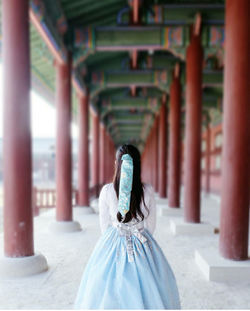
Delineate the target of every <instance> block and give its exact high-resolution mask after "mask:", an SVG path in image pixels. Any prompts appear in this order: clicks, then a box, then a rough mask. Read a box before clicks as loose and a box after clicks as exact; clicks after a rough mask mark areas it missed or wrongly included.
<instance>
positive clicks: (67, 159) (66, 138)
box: [56, 56, 72, 221]
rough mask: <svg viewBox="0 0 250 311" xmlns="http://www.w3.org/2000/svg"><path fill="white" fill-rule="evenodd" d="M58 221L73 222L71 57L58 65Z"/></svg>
mask: <svg viewBox="0 0 250 311" xmlns="http://www.w3.org/2000/svg"><path fill="white" fill-rule="evenodd" d="M56 114H57V125H56V220H58V221H72V178H71V171H72V164H71V161H72V157H71V137H70V126H71V57H70V56H69V57H68V62H67V63H66V64H62V63H58V62H57V63H56Z"/></svg>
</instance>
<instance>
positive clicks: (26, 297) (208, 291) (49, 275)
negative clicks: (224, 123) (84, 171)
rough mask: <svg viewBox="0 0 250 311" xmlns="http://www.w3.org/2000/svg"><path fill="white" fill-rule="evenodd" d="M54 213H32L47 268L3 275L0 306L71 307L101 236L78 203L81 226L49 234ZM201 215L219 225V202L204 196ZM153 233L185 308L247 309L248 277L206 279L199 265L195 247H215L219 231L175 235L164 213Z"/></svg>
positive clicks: (76, 212)
mask: <svg viewBox="0 0 250 311" xmlns="http://www.w3.org/2000/svg"><path fill="white" fill-rule="evenodd" d="M158 207H159V206H158ZM54 212H55V211H54V210H51V211H49V212H47V213H43V214H42V215H40V217H36V218H35V243H36V245H39V250H40V251H42V253H43V254H44V255H45V256H46V258H47V259H48V262H49V270H48V271H47V272H44V273H40V274H37V275H34V276H30V277H26V278H21V279H17V278H15V279H14V281H13V280H3V279H2V280H1V285H0V287H1V291H0V301H1V308H4V309H72V308H73V302H74V299H75V295H76V291H77V288H78V286H79V282H80V279H81V275H82V272H83V270H84V267H85V264H86V262H87V260H88V258H89V256H90V254H91V252H92V250H93V248H94V246H95V243H96V241H97V239H98V238H99V236H100V228H99V224H98V215H97V214H87V215H83V214H82V212H81V209H80V208H76V209H74V218H75V219H76V220H77V221H79V223H80V224H81V226H82V228H83V231H81V232H78V233H76V232H74V233H65V234H60V235H58V234H51V232H50V231H49V230H48V227H47V224H48V223H49V222H50V221H51V220H52V219H53V218H54V217H55V213H54ZM201 215H202V218H203V219H204V221H209V222H210V223H211V224H212V225H213V226H214V227H215V228H216V227H218V216H219V203H218V201H217V200H216V199H214V198H211V197H210V198H208V197H206V196H203V198H202V213H201ZM154 236H155V238H156V240H157V241H158V242H159V244H160V246H161V247H162V249H163V251H164V253H165V255H166V256H167V259H168V260H169V262H170V264H171V266H172V267H173V270H174V272H175V274H176V278H177V282H178V286H179V290H180V296H181V306H182V308H183V309H246V308H249V306H250V297H249V286H250V283H249V282H246V281H245V282H235V281H231V282H230V281H227V282H223V283H221V282H220V283H218V282H208V281H207V280H206V279H205V277H204V275H203V274H202V273H201V271H200V270H199V269H198V268H197V265H196V263H195V259H194V251H195V250H196V249H204V248H207V247H208V248H210V250H211V249H212V251H213V249H215V248H216V247H218V238H219V237H218V234H215V235H205V236H203V237H202V239H201V238H200V236H192V237H190V236H188V235H182V236H178V237H174V236H173V234H172V233H171V231H170V225H169V219H168V217H166V216H160V215H158V218H157V229H156V232H155V235H154ZM48 240H49V242H48ZM55 245H56V247H55ZM76 249H77V251H76ZM13 293H15V295H13ZM229 293H230V294H229ZM9 297H11V299H10V298H9Z"/></svg>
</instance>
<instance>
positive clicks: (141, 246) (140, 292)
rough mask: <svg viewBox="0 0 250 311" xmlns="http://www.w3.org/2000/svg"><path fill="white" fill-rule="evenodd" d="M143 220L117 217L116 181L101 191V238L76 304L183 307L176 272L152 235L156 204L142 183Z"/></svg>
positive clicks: (85, 306)
mask: <svg viewBox="0 0 250 311" xmlns="http://www.w3.org/2000/svg"><path fill="white" fill-rule="evenodd" d="M144 199H145V204H146V206H147V208H148V210H149V213H148V212H147V210H146V208H145V206H144V204H143V203H141V210H142V212H143V214H144V216H145V218H144V220H143V221H139V222H138V221H137V220H136V219H132V220H131V221H130V222H128V223H126V224H123V223H119V222H118V220H117V218H116V215H117V205H118V199H117V196H116V192H115V190H114V187H113V184H112V183H111V184H106V185H104V186H103V188H102V190H101V193H100V196H99V220H100V226H101V231H102V235H101V237H100V238H99V240H98V242H97V244H96V246H95V248H94V250H93V252H92V254H91V256H90V258H89V261H88V263H87V265H86V267H85V270H84V273H83V275H82V280H81V283H80V286H79V289H78V293H77V296H76V300H75V304H74V309H180V308H181V306H180V298H179V293H178V287H177V283H176V279H175V276H174V273H173V271H172V269H171V267H170V265H169V263H168V261H167V259H166V257H165V256H164V254H163V252H162V250H161V248H160V246H159V245H158V243H157V242H156V240H155V239H154V238H153V236H152V235H153V232H154V230H155V226H156V204H155V198H154V191H153V188H152V186H150V185H147V184H146V185H145V187H144Z"/></svg>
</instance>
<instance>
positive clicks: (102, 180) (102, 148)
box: [99, 123, 106, 186]
mask: <svg viewBox="0 0 250 311" xmlns="http://www.w3.org/2000/svg"><path fill="white" fill-rule="evenodd" d="M99 128H100V132H99V135H100V136H99V137H100V150H99V156H100V159H99V163H100V168H99V171H100V185H101V186H102V185H103V184H104V183H105V165H106V164H105V149H106V148H105V144H106V141H105V127H104V125H103V124H102V123H100V127H99Z"/></svg>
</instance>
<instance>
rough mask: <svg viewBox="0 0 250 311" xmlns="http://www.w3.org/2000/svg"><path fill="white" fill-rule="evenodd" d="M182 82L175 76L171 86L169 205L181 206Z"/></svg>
mask: <svg viewBox="0 0 250 311" xmlns="http://www.w3.org/2000/svg"><path fill="white" fill-rule="evenodd" d="M180 135H181V84H180V78H179V77H174V79H173V82H172V84H171V87H170V131H169V169H168V170H169V177H168V206H169V207H180V183H181V180H180V178H181V141H180Z"/></svg>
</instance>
